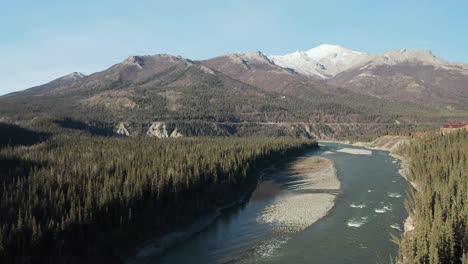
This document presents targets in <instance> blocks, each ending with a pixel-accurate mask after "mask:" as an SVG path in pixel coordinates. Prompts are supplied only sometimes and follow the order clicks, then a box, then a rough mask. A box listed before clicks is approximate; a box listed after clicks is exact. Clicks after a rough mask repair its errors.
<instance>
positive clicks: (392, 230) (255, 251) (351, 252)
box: [149, 143, 407, 264]
mask: <svg viewBox="0 0 468 264" xmlns="http://www.w3.org/2000/svg"><path fill="white" fill-rule="evenodd" d="M342 148H358V147H353V146H349V145H342V144H337V143H321V149H320V150H319V151H314V152H310V153H307V154H305V156H321V157H325V158H328V159H331V160H333V161H334V163H335V166H336V168H337V171H338V177H339V179H340V182H341V193H340V195H339V196H338V198H337V200H336V204H335V206H334V208H333V209H332V210H330V212H329V213H328V215H327V216H325V217H324V218H322V219H321V220H319V221H318V222H316V223H315V224H313V225H312V226H310V227H308V228H307V229H305V230H303V231H300V232H298V233H295V234H292V235H291V234H288V235H284V234H281V233H277V232H275V231H274V230H275V229H274V228H273V227H272V226H271V225H270V224H264V223H260V222H259V221H257V219H258V217H259V216H260V215H261V214H262V213H263V212H264V210H265V208H266V207H268V206H269V205H271V204H272V203H273V202H274V201H275V199H277V197H276V196H275V195H274V194H272V195H267V196H266V197H265V196H262V197H257V196H255V195H252V196H251V198H250V199H249V200H248V201H247V202H246V203H244V204H242V205H239V206H235V207H233V208H229V209H226V210H224V211H223V212H222V213H221V215H220V217H218V218H217V219H216V220H215V221H214V222H213V223H212V224H211V225H209V226H208V227H207V228H205V229H204V230H203V231H201V232H200V233H198V234H196V235H195V236H193V237H192V238H190V239H188V240H186V241H184V242H182V243H180V244H178V245H176V246H175V247H173V248H171V249H170V250H168V251H167V252H166V253H165V254H164V255H163V256H162V257H154V258H152V259H151V258H150V260H149V263H165V264H169V263H177V264H178V263H278V264H279V263H281V264H283V263H361V264H362V263H390V262H391V260H392V258H394V256H395V255H396V254H397V246H396V245H395V244H394V243H393V242H392V239H391V235H392V234H393V235H397V236H398V235H399V234H400V233H401V230H402V228H403V221H404V219H405V218H406V216H407V213H406V211H405V208H404V199H405V189H406V184H407V183H406V181H405V179H404V178H403V177H402V176H401V175H400V174H399V173H398V170H399V168H400V162H399V161H398V160H396V159H394V158H393V157H391V156H389V154H388V152H386V151H379V150H372V155H356V154H348V153H341V152H337V150H339V149H342ZM358 149H360V148H358ZM276 175H277V173H276ZM275 177H278V176H275ZM267 178H268V177H267ZM271 180H274V181H276V182H278V183H280V185H281V186H286V185H287V179H281V177H280V178H279V179H271ZM258 186H262V182H260V183H259V185H258ZM257 188H259V187H257ZM275 192H277V191H275V190H272V193H275Z"/></svg>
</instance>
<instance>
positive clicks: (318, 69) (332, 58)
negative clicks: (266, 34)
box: [270, 44, 370, 79]
mask: <svg viewBox="0 0 468 264" xmlns="http://www.w3.org/2000/svg"><path fill="white" fill-rule="evenodd" d="M369 57H370V55H369V54H367V53H365V52H359V51H354V50H351V49H347V48H343V47H341V46H338V45H329V44H324V45H320V46H318V47H315V48H313V49H311V50H309V51H305V52H304V51H296V52H293V53H289V54H286V55H283V56H274V55H272V56H270V58H271V60H272V61H274V62H275V63H276V64H277V65H279V66H281V67H285V68H292V69H294V70H296V71H297V72H299V73H302V74H305V75H308V76H316V77H319V78H322V79H328V78H331V77H333V76H335V75H336V74H338V73H340V72H342V71H345V70H347V69H349V68H351V67H353V66H354V65H356V64H359V63H361V62H363V61H365V60H367V59H368V58H369Z"/></svg>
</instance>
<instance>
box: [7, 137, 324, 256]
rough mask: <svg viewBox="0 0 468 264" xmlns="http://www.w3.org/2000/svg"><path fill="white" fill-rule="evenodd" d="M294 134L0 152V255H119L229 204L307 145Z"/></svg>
mask: <svg viewBox="0 0 468 264" xmlns="http://www.w3.org/2000/svg"><path fill="white" fill-rule="evenodd" d="M316 147H318V145H317V142H315V141H312V140H299V139H291V138H281V139H272V138H216V139H215V138H183V139H167V140H154V139H150V138H116V137H92V136H87V135H84V134H78V133H72V134H69V135H60V136H58V137H52V138H49V139H47V140H46V141H45V142H42V143H39V144H36V145H33V146H29V147H26V146H6V147H3V148H1V149H0V165H1V166H0V256H62V257H65V260H66V259H67V257H71V256H99V255H107V256H122V254H126V253H127V249H129V248H131V247H134V246H135V245H136V244H137V243H140V242H141V241H142V240H144V239H145V238H148V236H149V235H151V236H152V237H157V236H160V235H163V234H164V233H166V232H168V231H170V230H173V229H174V228H177V227H180V226H182V225H184V224H188V223H190V222H191V221H193V220H194V219H195V218H197V217H200V216H202V215H203V214H206V213H208V212H210V211H212V210H214V209H216V208H217V207H220V206H223V205H226V204H229V203H232V202H233V201H236V200H238V199H239V197H241V196H242V195H244V194H247V193H249V191H250V190H251V189H252V188H253V187H254V186H255V183H256V176H255V175H256V173H255V172H256V171H257V170H259V169H261V168H264V167H265V166H269V165H271V164H272V163H275V162H279V161H282V160H284V159H285V158H287V157H288V156H289V155H292V154H297V153H299V152H301V151H304V150H305V149H306V148H316Z"/></svg>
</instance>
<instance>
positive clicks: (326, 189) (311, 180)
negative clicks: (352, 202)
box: [257, 156, 341, 234]
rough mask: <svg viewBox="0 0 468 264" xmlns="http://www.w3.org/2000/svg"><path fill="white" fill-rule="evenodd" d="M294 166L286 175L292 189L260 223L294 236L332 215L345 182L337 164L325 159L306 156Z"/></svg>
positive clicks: (267, 211) (273, 205)
mask: <svg viewBox="0 0 468 264" xmlns="http://www.w3.org/2000/svg"><path fill="white" fill-rule="evenodd" d="M290 167H291V169H290V170H288V171H286V173H287V175H286V176H285V177H287V178H288V179H289V180H291V182H290V183H289V184H290V186H288V187H287V188H283V189H282V190H281V193H280V195H279V198H278V199H277V201H276V202H275V203H274V204H272V205H270V206H268V207H267V208H265V210H264V212H263V214H262V215H261V216H260V217H259V218H258V219H257V221H258V222H260V223H268V224H272V225H274V228H275V231H277V232H280V233H288V234H294V233H298V232H300V231H302V230H304V229H306V228H308V227H310V226H312V225H313V224H315V223H316V222H318V221H319V220H320V219H322V218H324V217H325V216H327V215H328V214H329V212H330V211H331V210H332V209H333V208H334V207H335V204H336V199H337V198H338V196H339V194H340V193H341V182H340V181H339V177H338V173H337V169H336V166H335V164H334V162H333V161H332V160H330V159H327V158H324V157H318V156H311V157H304V158H301V159H299V160H297V161H295V162H293V163H292V164H291V166H290ZM283 173H284V171H283Z"/></svg>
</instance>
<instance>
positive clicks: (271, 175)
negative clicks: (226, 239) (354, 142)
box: [126, 155, 339, 263]
mask: <svg viewBox="0 0 468 264" xmlns="http://www.w3.org/2000/svg"><path fill="white" fill-rule="evenodd" d="M294 156H296V155H294ZM294 156H293V157H290V158H288V160H289V161H288V162H285V161H282V162H279V163H277V164H272V166H271V167H269V168H265V169H262V170H261V171H258V172H256V173H255V174H256V176H255V177H256V178H257V179H258V182H257V184H256V186H254V187H253V188H252V189H251V191H249V192H246V193H245V194H244V195H242V197H240V198H239V200H237V201H235V202H233V203H231V204H228V205H225V206H223V207H221V208H218V209H216V210H215V211H214V212H213V213H210V214H209V215H206V216H204V217H202V218H200V219H198V220H197V221H195V222H194V223H192V224H190V225H188V226H186V227H183V228H180V229H178V230H177V231H175V232H171V233H169V234H166V235H164V236H162V237H160V238H156V239H153V240H148V241H146V242H145V243H144V244H142V245H141V246H140V247H139V248H138V249H137V250H136V253H135V254H133V255H132V256H130V257H129V258H127V259H126V262H127V263H149V262H152V261H154V259H157V258H158V257H160V256H163V255H164V254H165V253H166V252H167V251H168V250H170V249H172V248H173V247H175V246H176V245H178V244H180V243H183V242H184V241H186V240H189V239H191V238H192V237H194V236H195V235H196V234H198V233H200V232H202V231H203V230H205V229H206V228H208V227H209V226H211V225H212V224H213V223H214V222H217V221H218V219H219V218H222V216H223V215H224V214H225V211H231V210H233V209H234V208H237V207H243V206H244V205H245V204H247V203H248V202H249V201H251V200H255V201H258V200H274V199H276V198H277V197H279V196H281V195H283V194H284V192H283V191H281V190H280V188H281V187H280V184H278V183H277V182H275V183H273V182H272V180H271V179H275V178H276V176H279V174H281V173H283V174H287V176H288V177H289V176H291V177H294V179H295V180H302V179H306V178H307V177H306V176H307V175H308V174H313V175H316V176H321V177H324V176H325V175H331V176H335V178H336V169H334V166H333V164H332V162H331V161H326V159H320V158H313V159H312V158H310V157H306V158H297V156H296V157H294ZM301 157H303V156H301ZM290 164H293V165H291V166H290ZM290 173H291V174H292V175H289V174H290ZM303 174H304V175H303ZM283 176H284V175H283ZM301 176H304V177H301ZM279 178H281V180H284V177H279ZM332 178H333V177H332ZM306 181H307V180H306ZM321 181H323V183H325V181H324V180H323V179H322V180H321ZM302 184H306V183H305V182H302ZM333 186H336V184H334V185H333ZM325 187H326V186H325V185H323V184H321V185H320V188H325ZM338 188H339V182H338ZM297 190H298V191H299V190H303V191H306V190H308V188H298V189H297ZM314 196H316V195H315V194H314ZM317 197H322V196H321V195H320V194H317ZM329 200H331V199H330V198H328V197H327V199H326V201H324V200H321V201H320V202H319V203H320V204H322V203H323V202H327V203H329ZM332 206H333V204H331V205H329V206H327V207H325V208H322V209H321V210H325V211H324V212H323V215H325V214H326V211H328V210H329V209H328V208H329V207H330V208H331V207H332ZM270 209H271V208H270ZM274 211H276V210H274V209H272V210H271V212H274ZM323 215H322V214H320V215H316V216H314V218H313V219H314V221H316V220H318V219H319V218H321V217H322V216H323ZM259 222H260V221H259ZM295 230H296V229H295Z"/></svg>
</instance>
